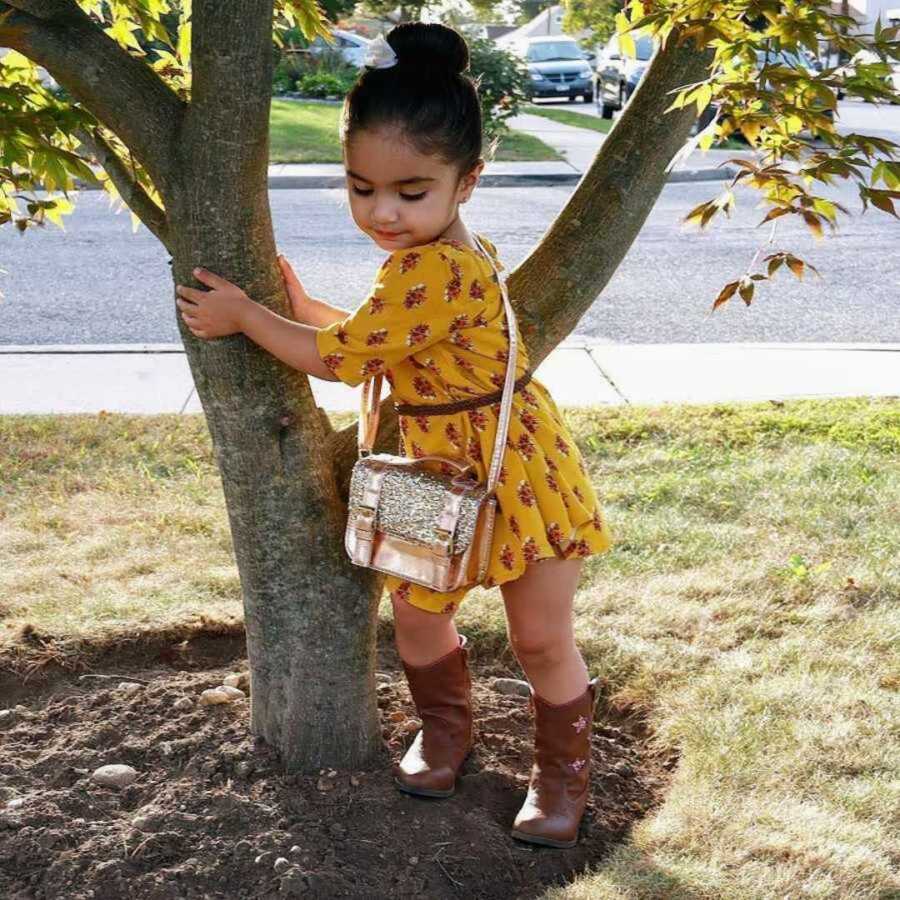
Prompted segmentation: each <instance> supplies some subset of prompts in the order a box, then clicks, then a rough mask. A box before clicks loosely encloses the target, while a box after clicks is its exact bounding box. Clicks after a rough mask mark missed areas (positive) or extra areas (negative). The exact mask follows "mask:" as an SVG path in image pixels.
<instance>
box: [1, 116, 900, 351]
mask: <svg viewBox="0 0 900 900" xmlns="http://www.w3.org/2000/svg"><path fill="white" fill-rule="evenodd" d="M557 105H558V106H559V107H561V108H562V107H565V105H566V104H557ZM845 105H846V106H847V107H848V108H850V107H852V108H854V109H855V110H856V112H855V113H854V114H855V115H856V116H857V118H861V117H862V114H863V113H865V114H868V113H869V112H870V109H869V108H872V105H871V104H860V103H852V102H850V103H847V104H845ZM573 106H577V108H578V109H579V110H581V109H582V108H583V107H582V104H577V105H573ZM858 107H864V108H866V109H863V110H862V111H861V112H860V111H859V110H858V109H856V108H858ZM570 108H573V107H570ZM585 108H586V107H585ZM898 109H900V108H898V107H893V108H890V109H885V110H882V119H884V118H885V116H886V115H888V114H889V115H890V116H891V117H892V118H893V119H896V118H898V112H897V110H898ZM841 121H842V125H844V124H845V123H846V121H849V120H848V119H847V117H846V116H845V114H842V117H841ZM873 122H874V120H873ZM548 124H551V123H549V122H548ZM847 127H848V128H849V127H851V126H849V125H847ZM891 127H892V131H891V132H890V133H891V134H892V135H894V137H895V138H896V137H897V131H894V130H893V122H891ZM859 130H861V131H865V130H868V129H867V128H865V127H864V126H862V125H861V126H860V128H859ZM726 184H727V182H699V183H684V184H670V185H668V186H667V187H666V188H665V189H664V190H663V192H662V194H661V196H660V198H659V200H658V202H657V204H656V206H655V208H654V209H653V211H652V213H651V215H650V216H649V218H648V220H647V222H646V223H645V225H644V228H643V230H642V231H641V233H640V235H639V236H638V238H637V240H636V241H635V243H634V244H633V245H632V247H631V249H630V250H629V252H628V254H627V255H626V257H625V259H624V261H623V263H622V265H621V266H620V267H619V269H618V271H617V272H616V274H615V276H614V277H613V278H612V280H611V281H610V283H609V284H608V285H607V286H606V288H605V289H604V290H603V292H602V293H601V295H600V296H599V297H598V299H597V300H596V301H595V303H594V304H593V306H592V307H591V308H590V310H589V311H588V312H587V313H586V315H585V316H584V317H583V318H582V320H581V321H580V322H579V324H578V326H577V328H576V330H575V332H574V333H573V335H572V337H574V338H581V339H584V340H587V341H592V342H598V343H599V342H615V343H667V342H710V341H726V342H728V341H750V342H757V341H759V342H769V341H784V342H793V341H827V342H832V341H833V342H896V341H900V302H898V296H897V294H898V290H897V289H898V284H900V254H898V252H897V246H898V237H900V223H898V221H897V220H896V219H894V218H892V217H890V216H888V215H887V214H885V213H883V212H880V211H878V210H875V209H874V208H872V207H870V209H869V211H868V212H867V213H866V214H865V215H861V214H860V210H861V204H860V201H859V197H858V192H857V189H856V187H855V186H854V185H853V184H847V183H840V184H839V185H837V186H836V187H835V188H826V187H823V186H820V185H814V186H813V187H811V188H810V190H814V191H815V192H816V193H820V194H821V195H823V196H826V197H829V198H834V199H838V200H839V201H840V202H841V203H843V204H844V205H845V206H846V207H847V208H848V209H849V210H850V212H851V216H850V217H849V218H848V217H844V216H840V217H839V220H838V222H839V231H838V232H837V234H836V235H834V236H832V235H830V234H829V233H828V232H827V231H826V237H825V239H824V240H822V241H821V242H818V241H816V240H815V239H814V238H813V237H812V235H811V234H810V232H809V231H808V229H807V228H806V226H805V225H802V224H798V223H797V222H796V221H793V217H783V218H781V219H779V220H778V230H777V233H776V236H775V243H774V244H773V245H772V246H771V247H767V248H766V249H765V250H764V253H763V254H761V256H760V258H761V257H762V255H765V253H768V252H771V251H772V250H774V249H784V250H789V251H791V252H793V253H794V254H795V255H798V256H800V257H801V258H803V259H805V260H806V261H808V262H809V263H811V264H812V265H813V266H815V267H816V268H817V269H818V270H819V272H820V273H821V276H822V277H821V278H817V277H815V275H813V274H812V273H809V274H808V275H807V277H805V278H804V280H803V281H802V282H801V281H798V280H797V279H796V278H795V277H794V276H793V275H791V274H790V273H788V272H787V271H786V269H784V268H783V269H781V270H780V271H779V272H778V274H777V275H776V276H775V279H774V281H773V282H771V283H768V282H760V283H759V284H758V285H757V296H756V299H755V300H754V301H753V304H752V305H751V306H750V307H749V308H748V307H746V306H745V305H744V303H743V302H742V301H741V300H739V299H737V298H733V299H732V300H731V301H730V302H729V303H728V304H726V306H724V307H723V308H721V309H720V310H718V311H717V312H716V313H714V314H711V313H710V308H711V306H712V302H713V300H714V299H715V297H716V295H717V293H718V291H719V289H720V288H721V287H722V286H723V285H724V284H725V283H726V282H728V281H732V280H734V279H736V278H738V277H740V275H741V274H742V273H743V272H744V271H745V269H746V268H747V266H748V265H749V264H750V261H751V260H752V258H753V256H754V253H755V252H756V250H757V249H758V248H759V247H760V246H761V245H764V244H765V243H766V241H767V240H768V238H769V235H770V231H771V226H770V225H767V226H765V227H763V228H757V227H756V226H757V225H758V223H759V222H760V221H761V219H762V218H763V215H764V211H763V210H761V209H755V208H754V207H755V206H756V205H757V203H758V202H759V200H760V196H759V195H758V194H757V193H756V192H754V191H750V190H747V189H738V190H737V191H736V198H737V210H736V212H735V214H734V216H733V217H732V219H731V220H727V219H724V218H723V217H717V218H716V220H714V222H713V224H712V225H711V226H710V227H709V229H708V230H707V232H698V231H697V230H696V229H695V228H692V229H691V230H690V231H684V230H682V228H681V226H680V225H679V220H680V219H681V218H682V217H683V216H684V215H686V214H687V213H688V211H690V210H691V209H692V208H693V207H694V206H696V205H697V204H699V203H701V202H703V201H704V200H708V199H711V198H713V197H715V196H716V195H717V194H718V193H719V192H720V191H722V190H723V189H724V188H725V186H726ZM880 186H881V187H883V185H880ZM573 190H574V186H573V185H563V186H553V187H521V188H519V187H515V188H513V187H506V188H485V187H479V188H478V189H476V191H475V194H474V196H473V198H472V200H471V201H470V202H469V203H468V204H466V206H465V207H464V209H463V215H464V218H465V221H466V223H467V224H468V225H469V227H470V229H472V230H474V231H477V232H483V233H484V234H486V235H487V236H488V237H489V238H490V239H491V240H493V241H494V242H495V243H496V244H497V246H498V249H499V251H500V254H501V259H502V261H503V262H504V264H505V265H506V266H507V268H508V269H512V268H514V267H515V266H516V265H517V264H518V263H519V262H520V261H521V260H522V259H523V258H524V257H525V256H526V255H527V254H528V253H529V252H530V250H531V248H533V247H534V246H535V244H536V243H537V242H538V241H539V240H540V237H541V235H542V234H543V233H544V231H545V230H546V229H547V227H548V226H549V225H550V224H551V222H552V221H553V219H554V218H555V217H556V215H557V214H558V213H559V211H560V210H561V209H562V208H563V206H564V204H565V203H566V200H567V198H568V197H569V196H570V195H571V193H572V191H573ZM270 197H271V203H272V212H273V220H274V225H275V234H276V240H277V244H278V248H279V250H280V251H281V252H283V253H284V254H285V255H286V256H287V257H288V259H290V260H291V262H292V264H293V265H294V268H295V269H296V271H297V273H298V274H299V276H300V278H301V279H302V280H303V282H304V284H305V286H306V288H307V289H308V290H309V291H310V293H312V294H313V295H314V296H317V297H321V298H323V299H326V300H328V301H329V302H331V303H334V304H335V305H337V306H342V307H345V308H347V309H348V310H350V309H352V308H354V307H355V306H356V305H357V304H358V303H359V302H360V301H361V300H362V299H363V297H364V296H365V294H366V291H367V290H368V288H369V286H370V285H371V283H372V280H373V278H374V275H375V271H376V269H377V267H378V265H379V264H380V263H381V261H382V260H383V259H384V256H385V254H384V251H382V250H381V249H379V248H378V247H376V246H375V245H374V244H373V243H371V242H370V241H369V240H368V238H366V237H365V236H364V235H362V234H361V233H360V232H359V231H358V229H357V228H356V226H355V225H354V224H353V222H352V221H351V219H350V215H349V211H348V209H347V203H346V195H345V191H344V190H273V191H271V193H270ZM64 222H65V227H66V231H65V232H63V231H61V230H60V229H58V228H56V227H55V226H52V225H48V226H47V227H46V228H45V229H43V230H38V229H29V230H28V232H26V233H25V234H20V233H18V232H17V231H15V230H14V229H13V228H11V227H4V228H0V269H5V270H6V274H3V273H2V272H0V292H2V294H3V295H4V296H3V300H2V302H0V344H4V345H9V344H28V345H32V344H120V343H178V342H180V337H179V334H178V331H177V327H176V322H175V306H174V302H173V290H172V284H171V281H170V277H169V270H168V266H167V254H166V253H165V251H164V250H163V248H162V247H161V246H160V245H159V244H158V242H157V241H156V239H155V238H154V237H153V236H152V235H151V234H150V232H149V231H147V229H146V228H144V227H143V226H140V228H139V229H138V231H137V232H136V233H132V226H131V221H130V216H129V213H128V211H127V210H123V211H121V212H120V213H119V214H118V215H113V214H112V212H111V211H110V201H109V198H108V197H107V196H106V195H105V194H103V193H102V192H97V191H91V192H84V193H82V194H81V195H80V196H79V197H78V199H77V203H76V211H75V212H74V213H73V214H72V215H71V216H68V217H66V218H65V219H64ZM586 250H587V248H586ZM588 252H589V251H588ZM761 268H762V267H761V266H760V265H759V264H757V266H756V267H755V269H754V271H760V270H761Z"/></svg>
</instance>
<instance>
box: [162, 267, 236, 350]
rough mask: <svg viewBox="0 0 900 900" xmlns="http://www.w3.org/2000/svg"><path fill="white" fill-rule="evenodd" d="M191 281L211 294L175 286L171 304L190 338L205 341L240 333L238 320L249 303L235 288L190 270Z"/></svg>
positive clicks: (204, 272)
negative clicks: (199, 284)
mask: <svg viewBox="0 0 900 900" xmlns="http://www.w3.org/2000/svg"><path fill="white" fill-rule="evenodd" d="M194 278H196V279H197V281H199V282H202V283H203V284H206V285H209V287H210V288H211V290H208V291H202V290H197V289H196V288H189V287H184V286H183V285H180V284H179V285H176V286H175V291H176V293H177V294H178V299H176V300H175V303H176V304H177V306H178V308H179V309H180V310H181V317H182V318H183V319H184V321H185V324H186V325H187V327H188V328H189V329H190V331H191V334H193V335H194V337H199V338H204V339H206V340H209V339H211V338H217V337H225V336H226V335H229V334H237V333H238V332H240V331H243V326H242V324H241V323H242V318H243V315H244V313H245V312H246V311H247V309H248V308H249V305H250V304H251V303H252V302H253V301H252V300H251V299H250V298H249V297H248V296H247V295H246V294H245V293H244V292H243V291H242V290H241V289H240V288H239V287H238V286H237V285H236V284H232V283H231V282H230V281H228V280H227V279H225V278H221V277H220V276H219V275H215V274H214V273H212V272H208V271H207V270H206V269H194Z"/></svg>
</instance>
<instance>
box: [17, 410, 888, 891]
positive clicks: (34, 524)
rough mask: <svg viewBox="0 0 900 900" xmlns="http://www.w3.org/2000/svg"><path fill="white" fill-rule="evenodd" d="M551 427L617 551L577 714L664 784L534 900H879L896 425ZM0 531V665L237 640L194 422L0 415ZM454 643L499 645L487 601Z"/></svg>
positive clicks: (738, 422) (633, 418)
mask: <svg viewBox="0 0 900 900" xmlns="http://www.w3.org/2000/svg"><path fill="white" fill-rule="evenodd" d="M564 413H565V416H566V420H567V424H568V425H569V427H570V429H571V430H572V433H573V436H574V437H575V438H576V440H577V442H578V444H579V446H580V448H581V450H582V452H583V453H584V456H585V459H586V461H587V464H588V466H589V470H590V472H591V476H592V478H593V480H594V483H595V484H596V485H597V487H598V490H599V493H600V495H601V497H602V499H603V503H604V508H605V510H606V512H607V515H608V518H609V521H610V525H611V528H612V530H613V533H614V535H615V537H616V544H615V546H614V548H613V550H612V551H611V552H609V553H607V554H604V555H602V556H596V557H591V558H589V559H588V560H587V563H586V565H585V568H584V573H583V577H582V580H581V583H580V585H579V591H578V594H577V597H576V605H575V623H576V634H577V638H578V642H579V645H580V647H581V649H582V652H583V654H584V656H585V658H586V661H587V663H588V665H589V668H590V671H591V674H592V675H595V674H599V675H601V676H602V683H603V699H602V701H601V705H600V712H599V713H598V715H600V716H601V717H602V716H603V714H604V711H607V712H609V711H613V710H615V711H624V710H630V711H632V712H637V713H638V714H640V715H641V716H643V717H644V718H645V719H646V721H647V723H648V725H649V726H650V727H651V728H652V730H653V732H654V733H655V740H656V742H657V743H658V744H659V745H660V747H665V748H670V749H674V750H676V751H677V753H678V755H679V762H678V766H677V769H676V770H675V773H674V778H673V782H672V784H671V787H670V789H669V791H668V793H667V795H666V796H665V797H664V799H663V802H662V805H661V806H660V807H659V808H658V809H657V810H656V811H655V812H653V813H652V814H651V815H650V816H649V817H648V818H646V819H644V820H643V821H641V822H640V823H639V824H638V825H637V826H636V827H635V828H634V830H633V832H632V834H631V835H630V838H629V840H628V841H626V842H625V843H623V844H621V845H619V847H618V849H616V850H614V851H613V853H612V854H611V855H610V856H609V857H607V858H605V859H601V860H599V861H598V862H597V863H596V865H594V866H593V867H592V868H590V869H589V870H588V871H586V872H585V873H583V874H582V875H580V876H578V878H577V879H576V880H575V882H574V883H573V884H571V885H569V886H567V887H565V888H554V889H552V890H551V892H550V893H549V894H548V895H547V896H548V897H551V898H553V900H559V898H563V897H565V898H591V900H594V898H607V900H613V898H616V900H619V898H647V897H672V898H676V897H677V898H725V897H727V898H748V900H750V898H761V897H773V898H774V897H778V898H781V897H853V898H873V900H874V898H882V900H884V898H888V897H897V896H900V893H898V892H900V879H898V874H897V861H898V859H900V828H898V825H900V822H898V810H900V757H898V754H897V752H896V748H897V742H898V739H900V694H898V692H900V603H898V601H900V402H898V401H897V400H890V399H884V400H865V399H861V400H829V401H788V402H785V403H783V404H782V403H780V404H777V405H774V404H716V405H711V406H695V407H691V406H665V407H632V406H628V407H615V408H613V407H608V408H607V407H604V408H595V409H565V410H564ZM331 418H332V420H333V422H334V424H335V425H336V426H341V425H346V424H349V423H350V422H352V421H353V420H354V418H355V417H354V415H353V414H349V413H341V414H332V415H331ZM0 522H2V529H0V597H2V603H0V617H2V618H0V622H2V623H3V625H4V627H3V628H2V629H0V657H2V659H3V664H4V665H8V664H9V663H10V660H11V659H12V656H13V653H14V650H15V649H18V650H20V651H21V649H22V646H23V645H22V643H21V642H20V637H19V635H20V631H21V629H23V626H25V625H26V624H28V625H31V626H33V628H34V629H35V630H36V631H37V632H38V633H40V634H49V635H53V636H55V637H56V638H57V639H58V640H62V639H66V638H76V639H77V638H83V639H84V640H86V641H94V642H96V641H101V640H102V639H104V638H114V637H115V636H116V635H120V636H128V635H134V634H135V633H136V632H139V631H141V630H161V629H164V628H166V627H167V626H172V625H178V624H183V623H189V622H193V621H197V620H198V619H199V618H200V617H201V616H202V617H204V618H205V620H206V623H207V625H208V624H209V623H210V622H212V623H216V622H222V623H225V622H228V623H234V622H240V621H241V620H242V615H243V614H242V607H241V601H240V586H239V581H238V575H237V570H236V568H235V565H234V559H233V555H232V548H231V543H230V538H229V531H228V523H227V517H226V513H225V509H224V502H223V498H222V492H221V487H220V483H219V478H218V474H217V471H216V469H215V465H214V461H213V456H212V452H211V448H210V442H209V437H208V432H207V429H206V425H205V423H204V421H203V419H202V418H201V417H199V416H181V417H179V416H147V417H143V416H123V415H105V414H101V415H97V416H47V417H41V416H20V417H14V416H10V417H4V418H0ZM379 616H380V617H381V619H382V620H384V621H385V622H389V620H390V616H391V611H390V604H389V603H388V602H387V600H386V599H385V598H382V604H381V607H380V610H379ZM457 621H458V624H459V627H460V630H461V631H463V632H464V633H466V634H468V635H469V636H470V639H471V640H473V641H474V642H477V644H478V646H480V647H481V648H483V649H486V650H488V651H489V650H490V648H497V649H499V648H501V647H504V646H505V642H506V634H505V623H504V620H503V613H502V603H500V598H499V593H498V592H497V591H496V589H494V590H490V591H487V590H481V589H476V590H475V591H473V592H472V593H471V594H470V595H469V597H468V598H467V599H466V601H465V602H464V604H463V606H462V609H461V611H460V613H459V616H458V620H457Z"/></svg>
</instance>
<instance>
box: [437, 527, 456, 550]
mask: <svg viewBox="0 0 900 900" xmlns="http://www.w3.org/2000/svg"><path fill="white" fill-rule="evenodd" d="M434 531H435V534H436V535H437V536H438V539H440V541H441V549H442V550H444V551H445V552H446V554H447V555H448V556H451V555H452V554H453V533H452V532H450V531H447V529H446V528H440V527H439V526H437V525H435V527H434ZM435 543H438V540H435Z"/></svg>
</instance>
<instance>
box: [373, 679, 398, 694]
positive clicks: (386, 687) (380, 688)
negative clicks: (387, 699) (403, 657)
mask: <svg viewBox="0 0 900 900" xmlns="http://www.w3.org/2000/svg"><path fill="white" fill-rule="evenodd" d="M393 689H394V687H393V685H391V684H388V683H387V682H384V683H382V684H376V685H375V693H376V694H390V692H391V691H392V690H393Z"/></svg>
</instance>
